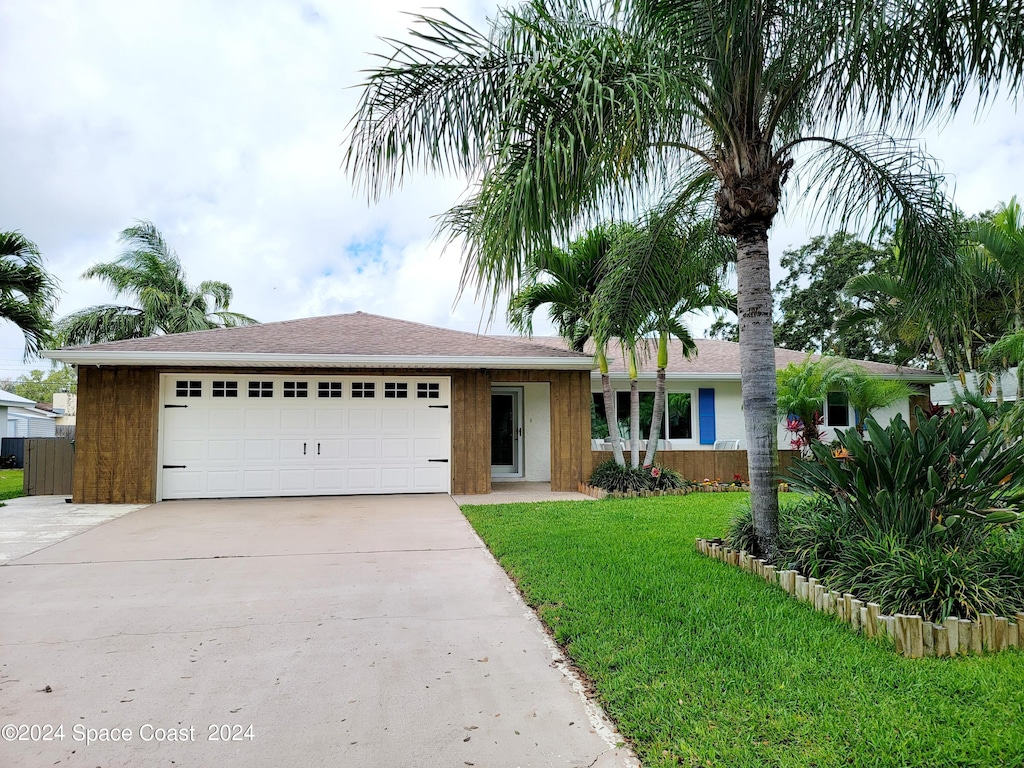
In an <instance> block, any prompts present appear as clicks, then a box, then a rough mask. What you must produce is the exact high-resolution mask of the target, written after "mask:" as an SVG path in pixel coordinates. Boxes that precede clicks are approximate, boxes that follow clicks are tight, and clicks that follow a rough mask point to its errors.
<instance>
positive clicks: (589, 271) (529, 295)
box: [507, 227, 626, 466]
mask: <svg viewBox="0 0 1024 768" xmlns="http://www.w3.org/2000/svg"><path fill="white" fill-rule="evenodd" d="M614 235H615V230H614V228H611V227H595V228H594V229H592V230H590V231H589V232H587V233H586V234H585V235H583V236H582V237H580V238H578V239H576V240H574V241H573V242H572V244H571V245H570V246H569V250H568V251H563V250H562V249H560V248H554V247H550V248H546V249H543V250H541V251H538V252H535V253H533V254H531V258H530V259H529V261H528V263H527V265H526V270H525V271H526V274H525V276H524V279H523V282H522V284H521V286H520V289H519V291H518V292H517V293H515V294H514V295H513V296H512V297H511V298H510V299H509V304H508V313H507V316H508V321H509V325H511V326H512V328H514V329H515V330H517V331H519V332H520V333H522V334H525V335H527V336H532V335H533V316H534V314H535V313H536V312H537V310H539V309H540V308H541V307H543V306H547V307H548V317H550V319H551V322H552V323H553V324H554V326H555V328H556V329H557V330H558V334H559V335H560V336H561V337H562V338H563V339H565V340H566V341H567V342H568V344H569V346H570V347H571V348H572V349H573V350H575V351H577V352H582V351H583V349H584V347H585V346H586V344H587V342H588V341H589V340H591V339H592V338H593V336H594V330H593V308H594V306H593V305H594V294H595V293H596V292H597V287H598V285H599V284H600V282H601V280H602V278H603V276H604V273H605V261H606V257H607V254H608V250H609V248H610V247H611V241H612V239H613V237H614ZM594 357H595V359H596V360H597V364H598V368H599V369H600V371H601V390H602V392H603V396H604V408H605V418H606V419H607V421H608V427H609V429H608V437H609V439H610V440H611V444H612V456H613V457H614V458H615V461H616V463H618V464H619V466H623V465H624V464H625V463H626V462H625V458H624V457H623V455H622V445H621V443H620V442H619V433H618V430H617V429H614V428H613V427H614V425H615V424H616V418H615V398H614V397H613V395H612V385H611V379H610V378H609V372H608V355H607V343H606V342H605V343H597V344H596V347H595V353H594Z"/></svg>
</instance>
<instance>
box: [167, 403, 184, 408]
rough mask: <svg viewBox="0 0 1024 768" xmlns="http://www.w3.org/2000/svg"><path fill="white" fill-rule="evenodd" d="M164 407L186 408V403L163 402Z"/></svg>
mask: <svg viewBox="0 0 1024 768" xmlns="http://www.w3.org/2000/svg"><path fill="white" fill-rule="evenodd" d="M164 408H188V406H187V405H171V404H170V403H164Z"/></svg>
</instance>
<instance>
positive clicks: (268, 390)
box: [249, 381, 274, 397]
mask: <svg viewBox="0 0 1024 768" xmlns="http://www.w3.org/2000/svg"><path fill="white" fill-rule="evenodd" d="M273 396H274V382H272V381H250V382H249V397H273Z"/></svg>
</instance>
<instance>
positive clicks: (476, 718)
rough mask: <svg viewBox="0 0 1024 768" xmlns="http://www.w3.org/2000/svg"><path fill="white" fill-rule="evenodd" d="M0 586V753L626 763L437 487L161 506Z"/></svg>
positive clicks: (263, 762)
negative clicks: (431, 491)
mask: <svg viewBox="0 0 1024 768" xmlns="http://www.w3.org/2000/svg"><path fill="white" fill-rule="evenodd" d="M0 582H2V589H0V617H2V618H0V726H2V727H3V733H2V735H3V737H4V740H3V741H0V765H3V766H5V767H7V766H10V767H12V768H13V767H14V766H43V765H46V766H49V765H60V766H89V768H94V767H95V766H103V768H108V767H110V766H129V765H145V766H158V765H159V766H172V765H175V766H182V765H184V766H190V765H218V766H275V768H277V767H279V766H292V765H295V766H299V765H301V766H332V768H333V767H335V766H353V767H358V768H373V767H374V766H380V767H381V768H384V767H385V766H386V767H387V768H418V767H420V766H456V767H459V766H478V767H480V768H488V767H492V766H502V767H503V766H509V767H512V766H522V767H523V768H525V767H526V766H537V767H541V766H543V767H544V768H551V767H553V766H580V767H582V766H604V767H606V766H621V765H635V762H633V759H632V758H631V756H630V754H629V753H628V751H627V750H625V749H616V748H615V747H614V743H615V741H616V740H617V737H616V735H615V734H614V732H612V731H611V730H610V728H609V727H608V726H607V724H606V723H605V722H602V720H601V718H600V713H599V712H597V711H596V710H595V709H594V708H593V707H592V706H590V705H588V704H587V703H586V702H585V699H584V698H583V697H582V696H581V695H580V694H579V693H578V687H579V686H578V683H574V681H573V679H572V678H571V677H570V676H568V675H567V674H564V672H563V670H562V669H561V666H562V665H561V664H560V663H559V662H558V661H557V660H556V658H555V657H556V656H557V653H556V652H554V651H553V649H552V646H551V645H550V643H549V642H548V640H547V638H546V637H545V636H544V634H543V632H542V631H541V630H540V628H539V625H538V624H537V622H536V620H535V619H534V617H533V615H532V613H531V612H530V611H529V610H528V609H527V608H526V607H525V606H524V605H523V603H522V602H521V600H520V599H519V597H518V595H517V594H516V593H515V591H514V589H513V588H512V587H511V585H510V582H509V580H508V578H507V577H506V576H505V574H504V573H503V572H502V570H501V569H500V568H499V567H498V566H497V564H496V563H495V562H494V560H493V558H492V557H491V556H490V554H489V553H488V552H487V550H486V549H485V548H484V547H483V546H482V544H481V542H480V540H479V539H478V538H477V537H476V535H475V534H474V533H473V531H472V530H471V528H470V527H469V525H468V523H466V521H465V519H464V518H463V517H462V515H461V514H460V512H459V510H458V508H457V507H456V505H455V503H454V502H453V501H452V499H451V498H449V497H448V496H441V495H436V496H435V495H431V496H383V497H348V498H321V499H294V500H281V499H268V500H258V501H223V502H221V501H218V502H165V503H161V504H156V505H153V506H150V507H146V508H144V509H141V510H139V511H136V512H133V513H131V514H128V515H125V516H123V517H119V518H117V519H116V520H112V521H111V522H108V523H106V524H104V525H101V526H99V527H96V528H93V529H92V530H89V531H86V532H84V533H82V534H80V535H78V536H75V537H74V538H71V539H68V540H66V541H63V542H60V543H58V544H54V545H52V546H50V547H48V548H46V549H43V550H41V551H38V552H35V553H34V554H31V555H29V556H27V557H23V558H21V559H19V560H15V561H14V562H12V563H11V564H9V565H6V566H3V567H0ZM12 726H13V729H12ZM58 728H59V729H60V730H58ZM12 736H13V740H11V739H12Z"/></svg>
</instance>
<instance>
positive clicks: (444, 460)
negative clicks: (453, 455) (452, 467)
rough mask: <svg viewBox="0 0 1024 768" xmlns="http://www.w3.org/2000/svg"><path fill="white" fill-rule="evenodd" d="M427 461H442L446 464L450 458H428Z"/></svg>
mask: <svg viewBox="0 0 1024 768" xmlns="http://www.w3.org/2000/svg"><path fill="white" fill-rule="evenodd" d="M427 461H440V462H444V463H445V464H447V463H448V459H427Z"/></svg>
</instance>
